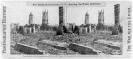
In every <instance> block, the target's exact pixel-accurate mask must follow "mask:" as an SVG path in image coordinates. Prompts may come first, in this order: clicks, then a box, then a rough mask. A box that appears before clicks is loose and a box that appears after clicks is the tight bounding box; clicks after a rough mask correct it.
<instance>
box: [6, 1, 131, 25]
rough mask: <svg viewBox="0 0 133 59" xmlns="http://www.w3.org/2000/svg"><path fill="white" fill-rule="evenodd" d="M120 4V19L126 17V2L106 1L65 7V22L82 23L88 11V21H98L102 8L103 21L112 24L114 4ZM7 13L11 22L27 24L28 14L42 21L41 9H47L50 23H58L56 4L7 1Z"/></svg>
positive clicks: (36, 20)
mask: <svg viewBox="0 0 133 59" xmlns="http://www.w3.org/2000/svg"><path fill="white" fill-rule="evenodd" d="M115 4H120V21H121V22H122V21H123V20H124V19H126V16H127V9H128V7H129V4H128V2H106V7H67V23H75V24H76V25H81V24H84V21H85V14H86V12H88V13H89V23H96V24H97V23H98V11H100V10H103V9H104V18H105V20H104V23H105V24H114V5H115ZM6 7H7V15H8V17H9V19H10V22H11V23H19V24H20V25H25V24H28V21H29V14H30V12H32V13H33V23H36V24H41V23H42V11H45V10H48V19H49V20H48V22H49V24H50V25H55V24H59V13H58V12H59V11H58V6H54V7H46V6H43V7H35V6H26V2H7V3H6Z"/></svg>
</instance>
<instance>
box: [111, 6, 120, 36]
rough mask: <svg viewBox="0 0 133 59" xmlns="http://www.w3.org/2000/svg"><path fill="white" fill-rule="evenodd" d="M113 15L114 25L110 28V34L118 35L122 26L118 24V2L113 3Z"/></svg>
mask: <svg viewBox="0 0 133 59" xmlns="http://www.w3.org/2000/svg"><path fill="white" fill-rule="evenodd" d="M114 15H115V16H114V17H115V22H114V23H115V25H114V26H113V29H112V35H118V34H119V33H123V28H122V26H121V25H120V4H116V5H114Z"/></svg>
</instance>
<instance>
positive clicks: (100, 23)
mask: <svg viewBox="0 0 133 59" xmlns="http://www.w3.org/2000/svg"><path fill="white" fill-rule="evenodd" d="M97 30H104V10H101V11H99V12H98V24H97Z"/></svg>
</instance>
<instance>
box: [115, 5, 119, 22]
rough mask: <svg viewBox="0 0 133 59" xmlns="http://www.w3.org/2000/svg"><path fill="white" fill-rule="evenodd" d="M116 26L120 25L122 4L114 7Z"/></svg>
mask: <svg viewBox="0 0 133 59" xmlns="http://www.w3.org/2000/svg"><path fill="white" fill-rule="evenodd" d="M114 15H115V24H119V18H120V17H119V15H120V4H116V5H114Z"/></svg>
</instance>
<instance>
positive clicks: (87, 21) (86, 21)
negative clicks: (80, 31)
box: [85, 12, 89, 24]
mask: <svg viewBox="0 0 133 59" xmlns="http://www.w3.org/2000/svg"><path fill="white" fill-rule="evenodd" d="M85 24H89V14H88V12H87V13H86V14H85Z"/></svg>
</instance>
